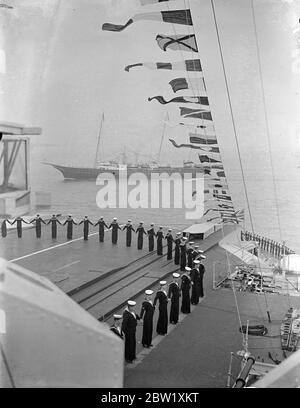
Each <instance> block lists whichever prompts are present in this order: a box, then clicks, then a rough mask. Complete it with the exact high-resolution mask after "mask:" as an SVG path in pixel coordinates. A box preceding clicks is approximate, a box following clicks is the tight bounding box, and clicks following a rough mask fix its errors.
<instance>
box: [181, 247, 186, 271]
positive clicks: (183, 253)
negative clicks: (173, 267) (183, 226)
mask: <svg viewBox="0 0 300 408" xmlns="http://www.w3.org/2000/svg"><path fill="white" fill-rule="evenodd" d="M185 267H186V245H185V244H183V243H181V244H180V270H181V271H184V270H185Z"/></svg>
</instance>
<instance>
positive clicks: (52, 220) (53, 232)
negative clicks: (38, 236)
mask: <svg viewBox="0 0 300 408" xmlns="http://www.w3.org/2000/svg"><path fill="white" fill-rule="evenodd" d="M57 223H58V224H59V225H61V222H60V221H59V219H58V218H57V217H56V215H55V214H53V215H52V217H51V218H50V220H49V221H48V222H47V225H49V224H51V236H52V239H56V237H57Z"/></svg>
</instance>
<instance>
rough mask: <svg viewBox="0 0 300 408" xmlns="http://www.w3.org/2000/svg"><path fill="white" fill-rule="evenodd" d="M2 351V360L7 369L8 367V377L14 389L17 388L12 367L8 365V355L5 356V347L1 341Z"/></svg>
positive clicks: (0, 348) (0, 347)
mask: <svg viewBox="0 0 300 408" xmlns="http://www.w3.org/2000/svg"><path fill="white" fill-rule="evenodd" d="M0 351H1V356H2V360H3V362H4V365H5V367H6V371H7V374H8V377H9V379H10V382H11V385H12V388H16V384H15V381H14V377H13V375H12V372H11V369H10V366H9V364H8V360H7V358H6V355H5V352H4V349H3V346H2V343H1V341H0Z"/></svg>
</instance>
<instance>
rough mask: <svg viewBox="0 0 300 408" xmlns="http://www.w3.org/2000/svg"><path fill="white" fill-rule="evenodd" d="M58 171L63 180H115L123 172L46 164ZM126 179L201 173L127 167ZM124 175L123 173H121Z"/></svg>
mask: <svg viewBox="0 0 300 408" xmlns="http://www.w3.org/2000/svg"><path fill="white" fill-rule="evenodd" d="M47 164H49V165H51V166H52V167H54V168H55V169H57V170H58V171H60V172H61V173H62V175H63V176H64V178H65V179H67V180H96V178H97V177H98V176H99V175H100V174H105V173H110V174H113V175H114V176H115V177H116V178H119V175H120V172H124V170H119V169H97V168H93V167H90V168H88V167H69V166H60V165H58V164H52V163H47ZM126 171H127V177H129V176H130V175H131V174H133V173H142V174H144V175H145V176H146V177H149V178H150V177H151V174H162V173H167V174H169V175H171V174H175V173H177V174H180V175H184V174H187V175H189V176H190V177H196V175H197V174H200V173H203V171H202V169H201V168H199V167H198V168H197V167H170V166H165V167H163V166H162V167H158V168H155V169H152V168H142V167H127V169H126ZM123 174H124V173H123Z"/></svg>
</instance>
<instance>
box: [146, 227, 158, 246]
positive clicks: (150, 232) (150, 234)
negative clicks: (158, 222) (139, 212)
mask: <svg viewBox="0 0 300 408" xmlns="http://www.w3.org/2000/svg"><path fill="white" fill-rule="evenodd" d="M150 227H151V228H150V229H148V231H147V234H148V242H149V252H152V251H154V237H155V236H156V234H155V231H154V224H153V223H152V224H150Z"/></svg>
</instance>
